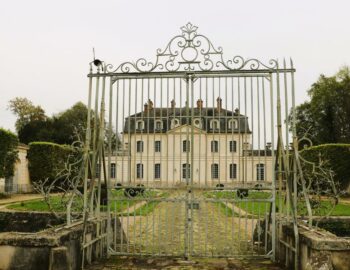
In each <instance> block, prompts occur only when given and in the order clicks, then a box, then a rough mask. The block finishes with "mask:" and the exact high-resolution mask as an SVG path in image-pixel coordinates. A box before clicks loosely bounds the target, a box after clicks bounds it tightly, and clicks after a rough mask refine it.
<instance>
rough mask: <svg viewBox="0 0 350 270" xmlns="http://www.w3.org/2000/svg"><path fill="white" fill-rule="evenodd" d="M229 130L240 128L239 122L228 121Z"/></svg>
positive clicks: (235, 120) (234, 120)
mask: <svg viewBox="0 0 350 270" xmlns="http://www.w3.org/2000/svg"><path fill="white" fill-rule="evenodd" d="M228 128H229V129H237V128H238V121H237V119H230V120H229V121H228Z"/></svg>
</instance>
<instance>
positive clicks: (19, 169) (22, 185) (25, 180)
mask: <svg viewBox="0 0 350 270" xmlns="http://www.w3.org/2000/svg"><path fill="white" fill-rule="evenodd" d="M28 149H29V147H28V146H27V145H25V144H19V145H18V148H17V150H18V160H17V162H16V164H15V171H14V175H13V177H12V178H9V179H6V180H5V179H4V178H0V192H8V193H26V192H31V191H33V188H32V185H31V182H30V177H29V170H28V159H27V151H28Z"/></svg>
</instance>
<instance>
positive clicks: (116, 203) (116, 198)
mask: <svg viewBox="0 0 350 270" xmlns="http://www.w3.org/2000/svg"><path fill="white" fill-rule="evenodd" d="M159 196H163V194H161V193H159V192H157V191H145V193H144V196H136V197H134V198H132V199H130V198H128V197H126V196H125V195H124V190H112V200H111V202H110V206H111V208H110V209H111V211H113V212H114V211H116V212H122V211H124V210H126V209H127V208H129V207H131V206H133V205H134V204H136V203H139V202H142V201H143V200H142V198H143V197H146V198H151V197H159ZM51 204H52V207H53V209H54V210H55V211H56V212H65V210H66V208H65V206H64V204H62V203H61V197H60V196H52V197H51ZM146 205H148V203H147V204H146ZM146 205H144V206H143V207H145V208H144V209H141V213H147V212H150V211H151V209H152V211H153V209H154V207H155V206H147V207H146ZM82 206H83V200H82V199H80V198H78V197H76V199H75V201H74V203H73V211H81V209H82ZM7 208H8V209H14V210H19V211H39V212H45V211H49V207H48V205H47V204H46V203H45V202H44V200H33V201H25V202H20V203H15V204H11V205H9V206H7ZM141 208H142V207H141ZM101 211H103V212H105V211H107V206H106V205H101ZM130 214H133V213H130Z"/></svg>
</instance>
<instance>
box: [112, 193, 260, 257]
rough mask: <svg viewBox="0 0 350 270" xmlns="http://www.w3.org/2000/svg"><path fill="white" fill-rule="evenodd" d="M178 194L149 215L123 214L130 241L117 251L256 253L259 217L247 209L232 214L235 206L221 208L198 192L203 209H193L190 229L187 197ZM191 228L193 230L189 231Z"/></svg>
mask: <svg viewBox="0 0 350 270" xmlns="http://www.w3.org/2000/svg"><path fill="white" fill-rule="evenodd" d="M177 195H178V194H172V195H171V196H170V197H169V198H168V199H167V201H162V202H160V203H159V204H157V206H156V207H155V209H154V210H153V211H152V212H151V213H149V214H148V215H146V216H129V217H128V216H124V217H121V218H120V219H121V224H122V226H123V229H124V232H125V236H126V239H128V241H126V242H125V243H123V244H119V245H117V250H118V251H121V252H126V253H133V254H137V253H142V254H149V255H172V256H184V255H185V254H190V255H191V256H205V257H215V256H234V255H239V254H247V253H255V252H256V247H255V246H254V245H253V242H252V235H253V231H254V228H255V225H256V220H255V219H249V218H245V217H244V213H243V212H242V213H241V218H238V217H233V216H230V214H229V212H228V210H230V209H229V208H230V207H232V206H230V205H227V208H222V207H221V208H220V207H219V206H218V205H216V204H214V203H212V202H208V201H206V200H205V198H204V197H203V196H202V194H201V193H200V192H196V193H195V200H196V201H198V202H199V208H198V209H193V210H191V211H189V216H188V218H189V219H190V220H191V221H192V222H190V223H189V226H191V227H190V228H189V230H186V222H185V220H186V200H185V198H184V197H183V196H182V197H179V196H177ZM236 208H237V207H236ZM236 208H233V209H234V210H237V209H236ZM130 212H132V211H130ZM231 212H232V210H231ZM191 215H192V216H191ZM188 231H190V232H192V233H186V232H188ZM185 243H187V245H186V244H185Z"/></svg>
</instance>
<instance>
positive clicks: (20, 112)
mask: <svg viewBox="0 0 350 270" xmlns="http://www.w3.org/2000/svg"><path fill="white" fill-rule="evenodd" d="M8 108H9V109H10V110H11V111H12V112H13V113H14V114H15V115H16V116H17V121H16V124H15V126H16V130H17V132H18V131H19V130H20V129H21V128H23V127H24V126H25V125H26V124H28V123H29V122H31V121H45V120H46V118H47V117H46V115H45V111H44V110H43V108H41V107H40V106H35V105H33V103H32V102H31V101H30V100H29V99H27V98H21V97H16V98H14V99H12V100H10V101H9V106H8Z"/></svg>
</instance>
